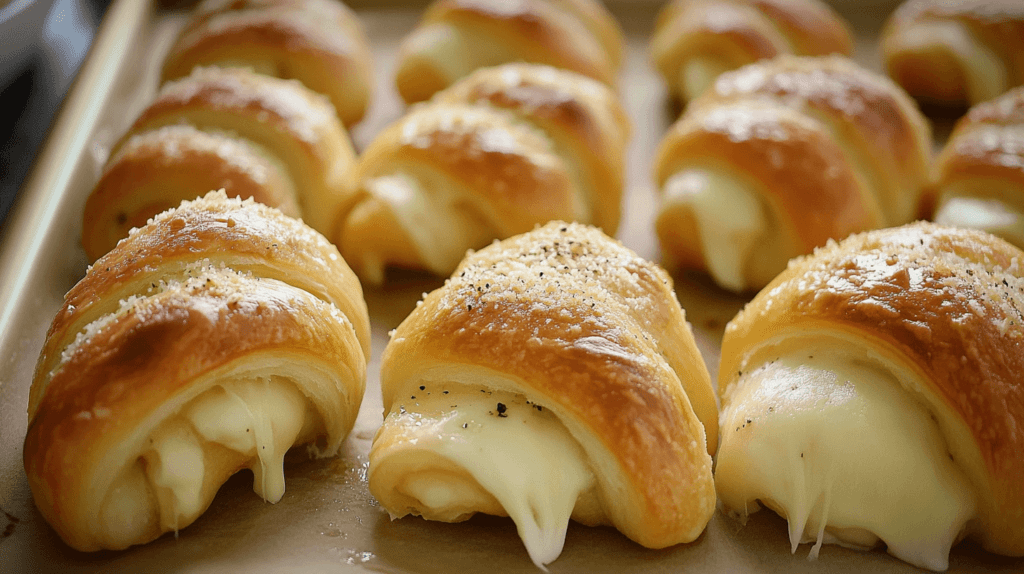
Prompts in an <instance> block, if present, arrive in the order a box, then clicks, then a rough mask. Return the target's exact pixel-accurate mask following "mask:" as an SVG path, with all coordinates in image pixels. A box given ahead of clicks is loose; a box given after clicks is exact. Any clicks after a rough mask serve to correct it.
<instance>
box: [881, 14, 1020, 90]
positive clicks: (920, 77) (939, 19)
mask: <svg viewBox="0 0 1024 574" xmlns="http://www.w3.org/2000/svg"><path fill="white" fill-rule="evenodd" d="M882 56H883V58H884V61H885V67H886V70H887V71H888V73H889V76H891V77H892V78H893V79H894V80H896V82H897V83H898V84H900V85H901V86H903V88H904V89H906V90H907V92H909V93H910V95H911V96H913V97H915V98H917V99H918V100H920V101H922V102H926V103H929V104H937V105H942V106H953V107H966V106H969V105H973V104H977V103H980V102H984V101H987V100H991V99H992V98H995V97H996V96H998V95H1000V94H1002V93H1003V92H1005V91H1006V90H1008V89H1010V88H1012V87H1013V86H1019V85H1021V84H1024V3H1021V2H1020V1H1019V0H957V1H955V2H954V1H950V0H909V1H907V2H904V3H903V4H902V5H901V6H900V7H899V8H897V9H896V11H895V12H893V14H892V16H890V18H889V20H888V22H887V23H886V25H885V28H884V29H883V31H882Z"/></svg>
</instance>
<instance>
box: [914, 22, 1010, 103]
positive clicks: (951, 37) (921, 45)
mask: <svg viewBox="0 0 1024 574" xmlns="http://www.w3.org/2000/svg"><path fill="white" fill-rule="evenodd" d="M900 44H901V46H902V48H903V49H904V50H907V51H910V52H921V53H922V54H927V53H928V52H932V51H944V52H945V51H948V53H949V54H950V55H952V56H953V57H954V58H956V60H957V61H958V62H959V64H960V68H961V69H962V70H963V74H964V79H965V81H966V82H967V95H968V97H969V98H970V100H971V102H973V103H978V102H983V101H986V100H990V99H992V98H994V97H996V96H998V95H1000V94H1002V93H1003V92H1004V91H1006V89H1007V87H1008V86H1007V84H1008V82H1007V71H1006V66H1005V65H1004V64H1003V62H1002V59H1001V58H1000V57H999V56H998V55H997V54H995V53H994V52H993V51H992V50H990V49H989V48H988V47H986V46H985V44H984V43H982V42H980V41H978V39H977V38H975V37H974V35H973V34H972V33H971V31H970V30H969V29H968V28H966V27H965V26H963V25H962V24H960V23H958V22H954V21H948V20H946V21H943V20H932V21H926V22H919V23H917V24H915V25H913V26H911V27H909V28H908V29H907V30H905V31H904V33H903V35H902V39H901V40H900Z"/></svg>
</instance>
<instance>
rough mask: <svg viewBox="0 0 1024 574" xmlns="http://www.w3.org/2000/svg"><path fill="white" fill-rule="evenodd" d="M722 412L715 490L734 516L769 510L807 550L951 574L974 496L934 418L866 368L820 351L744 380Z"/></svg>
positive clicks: (882, 374) (862, 362)
mask: <svg viewBox="0 0 1024 574" xmlns="http://www.w3.org/2000/svg"><path fill="white" fill-rule="evenodd" d="M727 398H728V400H729V401H730V403H729V406H728V407H727V408H726V409H725V410H724V411H723V413H722V417H721V422H722V443H721V448H720V449H719V452H718V466H717V470H716V481H715V482H716V488H717V489H718V494H719V496H720V497H721V499H722V502H723V503H724V504H725V506H726V507H728V508H730V509H732V510H734V511H737V512H740V513H741V514H743V513H747V512H749V511H750V510H749V509H750V508H751V507H754V510H756V502H755V501H757V500H760V501H761V502H763V503H764V504H765V505H766V506H768V507H769V508H772V509H773V510H776V511H777V512H778V513H779V514H781V515H782V516H784V517H786V518H787V519H788V520H789V535H790V542H791V544H792V547H793V551H794V552H795V551H796V547H797V545H798V544H800V543H804V542H812V541H813V542H815V546H814V547H813V549H812V551H811V554H812V556H816V555H817V552H818V550H819V548H820V547H821V544H822V543H823V542H824V543H838V544H843V545H847V546H853V547H858V548H868V547H872V546H874V545H875V544H876V543H878V542H879V541H881V542H884V543H885V544H886V545H887V546H888V551H889V553H890V554H892V555H893V556H896V557H897V558H900V559H901V560H905V561H907V562H909V563H911V564H914V565H916V566H920V567H922V568H929V569H932V570H945V569H946V568H947V566H948V560H949V550H950V548H951V547H952V545H953V544H954V543H955V542H956V541H958V540H959V537H960V535H961V533H962V531H963V529H964V526H965V524H966V522H967V521H968V519H970V518H971V516H972V515H973V513H974V508H975V502H974V497H973V491H972V489H971V488H970V486H969V484H970V483H969V482H968V480H967V478H966V475H965V474H964V473H963V472H962V471H961V470H960V469H959V468H958V467H957V465H956V464H955V463H954V462H953V461H952V460H951V457H950V455H949V454H948V452H947V450H946V446H945V442H944V440H943V438H942V436H941V434H940V431H939V429H938V426H937V424H936V423H935V422H934V420H933V419H932V418H931V416H930V415H929V413H928V411H927V410H926V409H925V407H924V406H922V405H921V404H920V403H918V402H916V401H915V400H914V399H913V398H912V397H911V396H910V394H909V393H907V392H906V391H905V390H903V389H902V387H900V384H899V383H898V382H897V381H896V380H894V379H893V378H892V377H891V376H890V375H889V374H887V373H885V372H883V371H882V370H881V369H879V368H878V367H876V366H874V365H872V364H870V363H869V362H868V361H866V360H853V359H850V358H844V357H839V356H837V355H836V354H835V353H834V352H832V353H830V352H829V350H828V349H827V348H824V347H822V348H817V349H811V350H807V351H805V352H801V353H800V354H794V355H788V356H783V357H780V358H779V359H778V360H776V361H773V362H771V363H770V364H767V365H765V366H763V367H761V368H759V369H757V370H756V371H753V372H749V373H744V374H743V375H742V376H741V378H740V380H739V381H738V382H737V383H736V384H735V385H734V386H733V387H732V388H730V390H729V396H728V397H727Z"/></svg>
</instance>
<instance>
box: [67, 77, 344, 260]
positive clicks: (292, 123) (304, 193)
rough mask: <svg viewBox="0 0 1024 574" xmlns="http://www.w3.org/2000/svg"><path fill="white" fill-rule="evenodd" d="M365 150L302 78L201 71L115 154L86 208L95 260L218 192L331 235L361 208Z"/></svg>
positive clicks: (89, 249)
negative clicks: (355, 185)
mask: <svg viewBox="0 0 1024 574" xmlns="http://www.w3.org/2000/svg"><path fill="white" fill-rule="evenodd" d="M354 165H355V151H354V150H353V148H352V143H351V141H350V140H349V136H348V132H347V131H346V130H345V128H344V126H342V125H341V123H340V122H339V121H338V117H337V116H336V115H335V113H334V110H333V109H332V107H331V105H330V103H329V102H328V101H327V99H326V98H325V97H324V96H321V95H319V94H316V93H315V92H312V91H310V90H309V89H307V88H305V87H304V86H303V85H302V84H300V83H299V82H298V81H295V80H282V79H278V78H272V77H270V76H263V75H259V74H255V73H253V72H251V71H248V70H243V69H237V68H236V69H227V68H216V67H214V68H197V69H196V70H194V71H193V72H192V74H191V75H189V76H188V77H186V78H183V79H181V80H177V81H174V82H170V83H168V84H165V85H164V86H163V87H162V88H161V90H160V92H159V93H158V94H157V97H156V99H155V100H154V102H153V103H152V104H151V105H150V106H149V107H148V108H146V110H144V111H143V112H142V114H141V115H140V116H139V118H138V119H136V120H135V123H134V124H133V125H132V127H131V128H130V129H129V130H128V132H127V133H126V134H125V135H124V136H123V137H122V138H121V140H120V141H119V142H118V143H117V144H116V145H115V147H114V149H113V150H112V153H111V157H110V159H109V160H108V162H107V164H106V166H105V167H104V170H103V174H102V176H101V177H100V180H99V182H97V184H96V186H95V187H94V188H93V190H92V192H91V193H90V195H89V198H88V199H87V200H86V203H85V211H84V213H83V218H82V245H83V246H84V248H85V252H86V254H87V255H88V256H89V259H90V260H95V259H97V258H99V257H100V256H101V255H103V254H104V253H106V252H108V251H110V250H111V249H112V248H113V247H114V245H115V244H116V243H117V241H118V240H120V239H121V238H123V237H125V236H127V235H128V230H129V229H131V228H133V227H140V226H142V225H144V224H145V222H146V220H147V219H149V218H150V217H152V216H154V215H156V214H157V213H160V212H161V211H164V210H165V209H169V208H171V207H174V206H176V205H178V203H180V202H181V201H183V200H190V199H195V198H196V197H200V196H202V195H204V194H206V193H207V192H209V191H211V190H215V189H224V190H225V192H226V193H227V194H228V195H229V196H232V197H242V198H249V197H253V198H254V199H256V200H257V201H258V202H260V203H265V204H268V205H270V206H272V207H279V208H280V209H281V210H282V211H284V212H285V213H286V214H288V215H291V216H295V217H300V216H301V217H302V218H303V220H304V221H305V222H306V223H307V224H309V225H310V226H311V227H313V228H314V229H316V230H318V231H320V232H321V233H324V234H325V235H329V234H330V233H331V230H333V228H334V225H335V223H336V221H337V219H338V217H339V216H340V214H342V213H344V212H345V210H346V209H347V206H348V205H349V204H350V202H351V200H352V193H351V189H350V187H349V181H348V178H349V177H350V176H351V169H352V168H353V166H354Z"/></svg>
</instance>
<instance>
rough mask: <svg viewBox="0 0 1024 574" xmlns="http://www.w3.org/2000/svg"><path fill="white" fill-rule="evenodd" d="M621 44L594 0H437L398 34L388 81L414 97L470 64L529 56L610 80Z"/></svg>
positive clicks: (438, 87)
mask: <svg viewBox="0 0 1024 574" xmlns="http://www.w3.org/2000/svg"><path fill="white" fill-rule="evenodd" d="M622 46H623V40H622V31H621V30H620V29H619V26H618V24H617V23H616V22H615V19H614V18H613V17H612V16H611V15H610V14H609V13H608V12H607V10H606V9H605V8H604V6H603V5H602V4H601V3H600V2H599V1H598V0H517V1H516V2H506V1H503V0H436V1H435V2H433V3H431V4H430V6H429V7H428V8H427V10H426V12H425V13H424V14H423V18H422V20H421V21H420V23H419V25H418V26H417V27H416V28H415V29H414V30H413V31H412V32H411V33H410V34H409V36H407V37H406V38H405V39H404V40H403V41H402V45H401V46H400V48H399V55H398V69H397V72H396V76H395V82H396V84H397V87H398V92H399V93H400V94H401V96H402V98H403V99H404V100H405V101H406V102H409V103H412V102H419V101H422V100H426V99H428V98H430V97H431V96H432V95H433V94H434V93H435V92H438V91H440V90H443V89H445V88H447V87H448V86H450V85H452V84H453V83H455V82H456V81H457V80H458V79H459V78H462V77H463V76H466V75H468V74H470V73H471V72H472V71H473V70H476V69H477V68H485V67H489V66H497V65H500V64H505V63H510V62H532V63H537V64H547V65H550V66H554V67H557V68H564V69H567V70H572V71H574V72H577V73H579V74H583V75H585V76H589V77H591V78H594V79H596V80H599V81H601V82H604V83H606V84H612V83H614V81H615V76H616V74H617V73H618V70H619V65H620V64H621V61H622V49H623V48H622Z"/></svg>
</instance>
